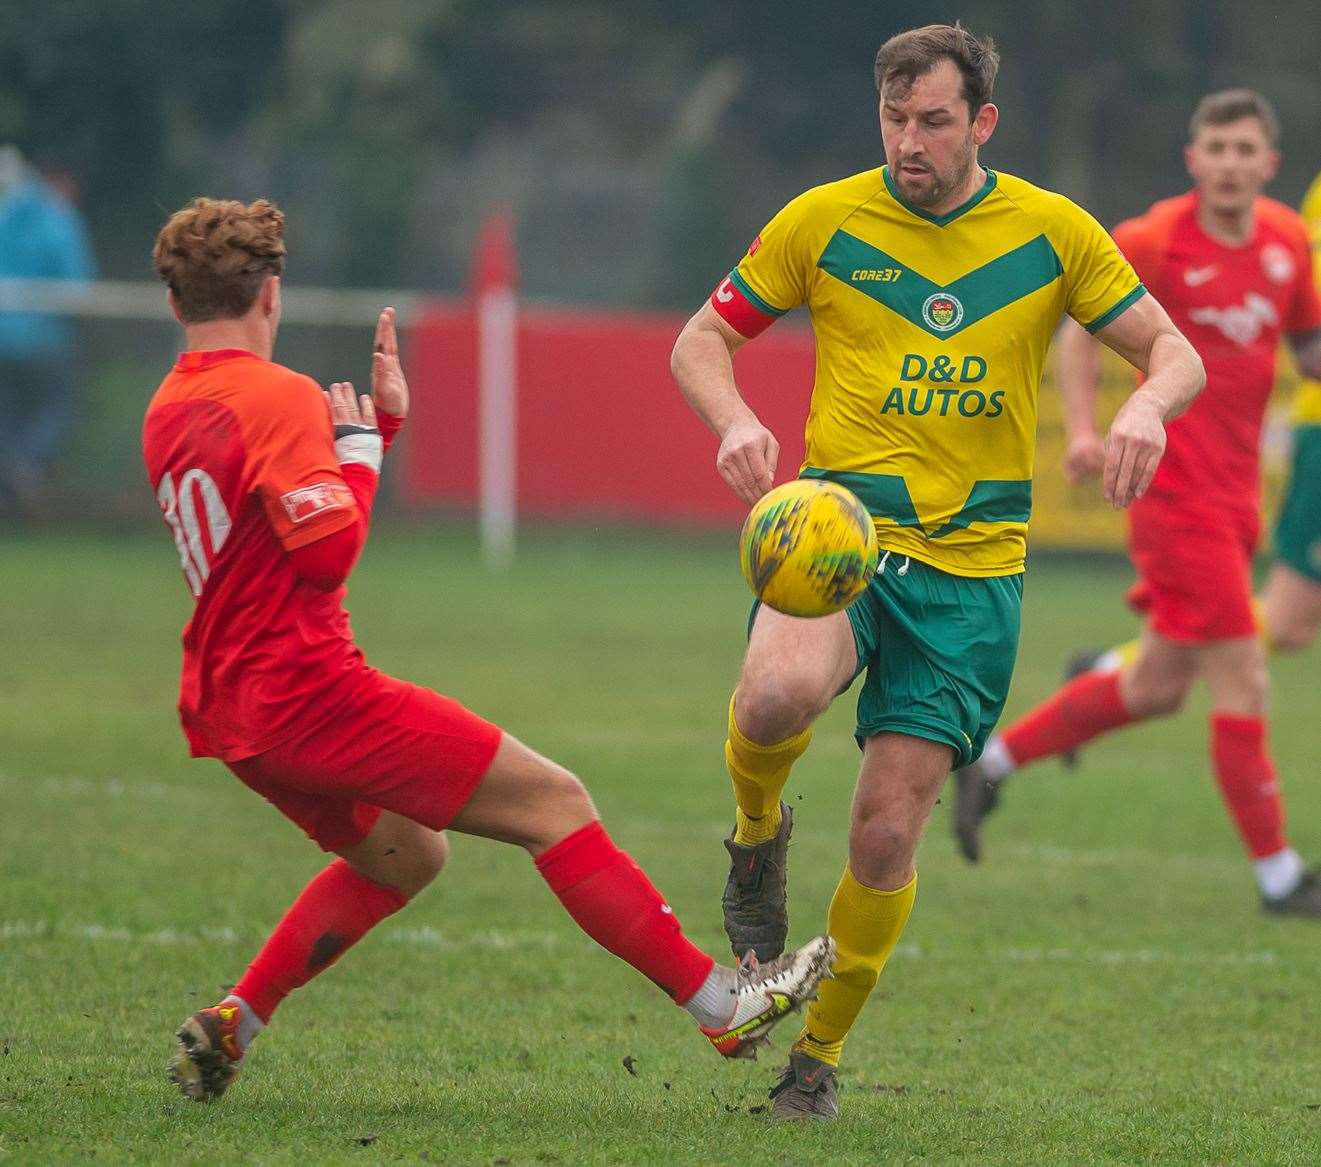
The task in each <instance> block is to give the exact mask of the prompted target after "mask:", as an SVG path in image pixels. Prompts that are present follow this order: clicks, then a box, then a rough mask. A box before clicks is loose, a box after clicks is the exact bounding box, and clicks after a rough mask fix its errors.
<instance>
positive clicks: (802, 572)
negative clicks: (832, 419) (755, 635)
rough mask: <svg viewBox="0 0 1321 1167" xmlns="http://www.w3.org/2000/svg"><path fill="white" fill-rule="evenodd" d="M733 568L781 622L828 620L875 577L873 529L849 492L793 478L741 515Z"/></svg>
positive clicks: (865, 510)
mask: <svg viewBox="0 0 1321 1167" xmlns="http://www.w3.org/2000/svg"><path fill="white" fill-rule="evenodd" d="M739 565H740V566H741V567H742V569H743V578H744V579H746V580H747V581H748V587H750V588H751V589H752V590H753V592H755V593H756V595H757V598H758V599H759V600H761V602H762V603H763V604H769V605H770V606H771V607H772V608H774V609H775V610H776V611H777V612H783V613H785V615H787V616H828V615H830V613H832V612H838V611H840V610H841V609H843V608H847V607H848V606H849V604H851V603H852V602H853V601H854V600H855V599H856V598H857V597H858V596H859V595H860V594H861V593H862V591H863V589H865V588H866V586H867V585H868V584H869V583H870V582H871V579H872V576H874V575H875V574H876V528H875V527H874V526H873V525H872V520H871V516H870V515H869V514H868V513H867V508H866V507H864V506H863V505H862V503H861V502H859V501H858V497H857V495H855V494H854V493H853V492H852V491H851V490H848V489H847V488H845V487H843V486H840V485H839V484H838V483H836V482H826V481H823V480H822V479H817V478H799V479H795V480H794V481H793V482H786V483H785V484H784V485H783V486H777V487H776V488H775V489H774V490H772V491H770V492H769V493H768V494H766V495H764V496H763V497H762V498H761V499H760V500H758V502H757V504H756V505H755V506H754V507H753V508H752V510H751V512H750V513H749V514H748V518H747V521H746V522H745V523H744V524H743V533H742V535H741V536H740V539H739Z"/></svg>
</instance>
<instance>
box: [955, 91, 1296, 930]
mask: <svg viewBox="0 0 1321 1167" xmlns="http://www.w3.org/2000/svg"><path fill="white" fill-rule="evenodd" d="M1278 125H1279V123H1278V121H1277V119H1276V116H1275V111H1274V110H1273V109H1272V108H1271V106H1270V105H1269V103H1268V102H1267V101H1266V100H1265V98H1263V97H1262V96H1261V95H1260V94H1257V93H1255V92H1253V91H1251V90H1246V89H1235V90H1226V91H1224V92H1221V93H1213V94H1210V95H1209V96H1207V97H1205V98H1203V100H1202V101H1201V103H1200V104H1199V105H1198V107H1197V109H1196V111H1195V112H1194V114H1193V117H1192V121H1191V124H1190V127H1189V144H1188V146H1187V149H1186V155H1185V157H1186V162H1187V166H1188V172H1189V174H1190V175H1191V176H1192V179H1193V184H1194V188H1193V190H1192V191H1190V192H1189V193H1188V194H1185V195H1181V196H1179V197H1178V198H1173V199H1167V200H1165V201H1163V202H1159V203H1157V204H1156V205H1155V206H1153V207H1152V208H1151V209H1150V210H1149V211H1148V212H1147V213H1146V214H1145V215H1143V216H1142V217H1141V218H1138V219H1131V220H1129V221H1128V222H1125V223H1121V224H1120V225H1119V226H1118V227H1117V228H1116V229H1115V233H1114V234H1115V239H1116V241H1117V242H1118V243H1119V245H1120V247H1122V248H1123V250H1124V253H1125V254H1126V255H1127V256H1128V257H1129V259H1130V260H1131V261H1132V263H1133V266H1134V267H1135V268H1136V269H1137V271H1138V274H1139V275H1140V276H1141V277H1142V279H1143V282H1144V283H1146V284H1147V285H1148V286H1149V287H1150V288H1152V289H1153V290H1154V291H1155V292H1156V294H1157V295H1158V296H1159V297H1160V299H1161V302H1162V303H1164V304H1166V305H1168V306H1169V309H1170V311H1171V313H1172V315H1173V316H1174V319H1175V321H1176V323H1178V324H1179V325H1180V327H1181V328H1182V329H1183V330H1184V331H1185V332H1186V334H1187V335H1188V337H1189V339H1190V340H1191V341H1192V342H1193V344H1194V345H1195V347H1196V348H1197V351H1198V352H1199V353H1200V354H1201V356H1202V359H1203V360H1204V362H1205V364H1206V368H1207V390H1206V392H1205V393H1203V394H1202V396H1201V398H1200V399H1199V400H1198V401H1197V402H1196V404H1194V405H1193V407H1192V408H1191V409H1190V410H1189V411H1188V413H1187V414H1186V415H1185V416H1184V417H1182V418H1180V419H1179V420H1178V421H1177V422H1176V423H1175V424H1174V425H1172V426H1171V427H1170V431H1169V447H1168V449H1167V450H1166V454H1165V458H1164V460H1163V462H1162V463H1161V467H1160V469H1159V470H1158V471H1157V473H1156V477H1155V479H1154V480H1153V482H1152V484H1151V489H1150V490H1149V491H1148V492H1147V495H1146V497H1145V498H1143V499H1141V500H1139V501H1138V502H1137V503H1135V504H1134V505H1133V507H1132V509H1131V511H1130V516H1129V531H1130V538H1129V545H1130V550H1131V554H1132V558H1133V562H1134V565H1135V566H1136V568H1137V571H1138V576H1139V582H1138V584H1137V585H1136V586H1135V587H1134V588H1133V590H1132V592H1131V593H1130V596H1129V599H1130V603H1131V604H1132V605H1133V607H1134V608H1135V609H1136V610H1137V611H1139V612H1142V613H1144V614H1145V615H1146V625H1145V627H1144V630H1143V633H1142V638H1141V641H1140V643H1139V645H1138V648H1137V651H1136V653H1135V654H1134V655H1133V657H1132V659H1131V660H1128V661H1126V662H1123V663H1122V665H1121V667H1120V668H1118V669H1117V670H1116V669H1113V668H1112V669H1101V670H1092V671H1088V672H1085V673H1083V674H1082V675H1080V676H1078V677H1075V678H1074V679H1073V680H1071V681H1069V682H1068V683H1067V684H1066V685H1065V686H1064V687H1063V688H1062V689H1061V690H1059V692H1057V693H1056V694H1055V695H1054V696H1053V697H1052V698H1050V700H1048V701H1047V702H1045V703H1044V704H1042V705H1039V706H1038V707H1037V708H1035V709H1033V710H1032V711H1031V712H1029V713H1027V714H1026V715H1025V716H1023V717H1021V718H1020V719H1019V720H1018V721H1016V722H1015V723H1014V724H1013V725H1011V726H1009V727H1008V728H1007V729H1005V730H1004V732H1003V733H1001V734H997V735H996V736H994V737H993V738H992V739H991V741H990V742H989V743H988V745H987V748H986V752H985V753H984V754H983V755H982V758H981V760H980V761H979V762H978V763H976V764H974V765H971V766H969V767H967V768H965V769H963V770H961V771H960V773H959V775H958V786H957V791H958V793H957V806H956V813H955V818H954V825H955V832H956V834H957V836H958V839H959V844H960V848H961V850H962V851H963V854H964V855H965V857H966V858H968V859H969V860H972V861H976V859H977V858H978V856H979V855H980V852H981V838H980V829H981V821H982V819H983V818H984V817H985V815H986V814H987V813H988V812H989V811H990V810H991V809H993V808H994V806H995V805H996V802H997V797H998V788H999V784H1000V783H1002V782H1003V781H1004V780H1005V779H1006V778H1007V777H1008V776H1009V775H1010V774H1012V773H1014V771H1015V770H1016V769H1018V768H1019V767H1022V766H1025V765H1027V764H1028V763H1030V762H1033V761H1036V760H1038V759H1040V758H1045V757H1050V756H1052V755H1060V754H1064V753H1066V752H1068V751H1071V750H1074V749H1076V748H1077V747H1078V746H1079V745H1081V744H1082V743H1084V742H1087V741H1089V740H1091V739H1092V738H1093V737H1096V736H1097V735H1098V734H1101V733H1104V732H1106V731H1108V730H1112V729H1117V728H1119V727H1120V726H1124V725H1130V724H1133V723H1135V722H1139V721H1143V720H1145V719H1147V718H1149V717H1157V716H1163V715H1165V714H1168V713H1172V712H1174V711H1175V710H1177V709H1178V708H1179V707H1180V706H1181V705H1182V704H1183V701H1184V699H1185V697H1186V696H1187V695H1188V691H1189V689H1190V688H1191V686H1192V683H1193V681H1194V680H1195V679H1196V678H1197V677H1199V676H1200V677H1203V678H1205V680H1206V682H1207V686H1208V688H1209V689H1210V692H1211V705H1212V712H1211V722H1210V739H1211V757H1212V764H1213V767H1214V770H1215V775H1216V781H1217V783H1218V785H1219V788H1220V792H1221V795H1222V797H1223V798H1224V801H1225V805H1226V807H1227V809H1228V810H1229V813H1230V816H1231V817H1232V818H1233V820H1234V822H1235V824H1236V825H1237V827H1238V830H1239V834H1240V835H1241V836H1242V839H1243V842H1244V844H1245V845H1246V847H1247V849H1248V852H1249V854H1250V855H1251V857H1252V860H1253V864H1254V868H1255V870H1256V875H1257V882H1258V885H1259V889H1260V892H1261V896H1262V903H1263V905H1264V907H1266V908H1267V909H1268V910H1271V911H1275V912H1285V913H1289V914H1294V915H1303V916H1312V917H1315V916H1321V880H1318V878H1317V876H1316V875H1315V874H1314V873H1311V872H1308V871H1306V870H1305V869H1304V866H1303V863H1302V860H1301V859H1300V858H1299V856H1298V855H1297V853H1296V852H1295V851H1294V850H1293V848H1292V847H1290V846H1289V844H1288V841H1287V839H1286V837H1285V833H1284V805H1283V799H1282V796H1281V793H1280V788H1279V784H1278V781H1277V779H1276V774H1275V765H1274V763H1273V761H1272V760H1271V756H1270V752H1269V748H1268V745H1267V737H1268V733H1267V719H1266V699H1267V674H1266V665H1265V654H1264V650H1263V648H1262V644H1261V641H1260V639H1259V638H1258V636H1257V634H1256V622H1255V618H1254V614H1253V601H1252V575H1251V572H1252V555H1253V551H1254V550H1255V548H1256V545H1257V538H1258V534H1259V530H1260V523H1261V519H1260V483H1259V470H1260V445H1261V429H1262V424H1263V419H1264V417H1265V410H1266V403H1267V400H1268V398H1269V396H1270V391H1271V387H1272V385H1273V384H1274V381H1275V362H1276V354H1277V351H1278V348H1279V343H1280V340H1281V338H1282V337H1288V339H1289V341H1290V343H1291V345H1292V347H1293V351H1294V354H1295V356H1296V358H1297V360H1298V363H1299V366H1300V367H1301V369H1302V370H1303V371H1304V373H1306V374H1308V375H1310V376H1312V377H1318V376H1321V300H1318V294H1317V288H1316V284H1315V281H1314V279H1313V273H1312V259H1311V251H1310V247H1309V240H1308V237H1307V231H1306V228H1305V226H1304V224H1303V222H1302V220H1301V219H1300V218H1299V216H1298V215H1297V214H1296V213H1295V212H1294V211H1292V210H1290V209H1289V208H1288V207H1285V206H1283V205H1282V204H1280V203H1277V202H1274V201H1272V200H1270V199H1267V198H1263V197H1262V194H1261V192H1262V190H1263V189H1264V187H1265V186H1266V184H1267V183H1269V182H1270V181H1271V179H1272V178H1274V176H1275V172H1276V170H1277V168H1278V166H1279V161H1280V156H1279V153H1278V151H1277V150H1276V141H1277V138H1278V133H1279V130H1278ZM1098 355H1099V354H1098V353H1097V352H1096V350H1095V346H1094V345H1093V343H1092V341H1091V340H1090V338H1089V337H1087V336H1086V335H1085V334H1084V333H1082V332H1081V331H1080V330H1078V329H1068V330H1067V331H1065V332H1064V334H1063V335H1061V337H1060V341H1059V376H1060V386H1061V390H1062V392H1063V393H1064V395H1065V400H1066V415H1067V417H1068V418H1069V425H1070V430H1071V437H1070V444H1069V454H1068V469H1069V472H1070V474H1071V475H1073V476H1075V477H1081V476H1083V475H1085V474H1088V473H1095V471H1096V469H1097V468H1098V466H1099V464H1100V460H1101V459H1102V458H1103V456H1104V455H1103V449H1102V445H1101V442H1100V439H1099V438H1098V437H1097V436H1096V430H1095V416H1094V415H1095V409H1094V404H1095V396H1096V384H1097V373H1098ZM1304 400H1305V399H1304ZM1305 444H1306V443H1305ZM1313 449H1314V447H1313ZM1308 477H1309V476H1308V474H1307V473H1306V471H1304V474H1303V475H1302V478H1301V479H1300V481H1302V482H1304V483H1306V481H1307V479H1308ZM1306 509H1307V508H1306V503H1303V504H1302V505H1301V507H1296V508H1295V510H1302V511H1303V512H1306ZM1291 521H1293V522H1296V523H1297V524H1300V525H1307V524H1310V525H1311V526H1313V527H1315V525H1316V523H1317V521H1318V520H1317V517H1316V515H1315V513H1310V514H1307V513H1304V514H1302V515H1299V516H1297V518H1296V519H1295V520H1291ZM1291 542H1297V540H1291ZM1291 558H1292V556H1291ZM1314 578H1315V575H1313V579H1314ZM1290 582H1291V581H1290ZM1284 587H1286V588H1287V587H1288V583H1286V584H1285V585H1284ZM1276 590H1277V594H1278V593H1279V592H1280V591H1282V590H1283V588H1281V586H1280V585H1277V589H1276Z"/></svg>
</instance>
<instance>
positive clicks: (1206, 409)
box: [1114, 192, 1321, 522]
mask: <svg viewBox="0 0 1321 1167" xmlns="http://www.w3.org/2000/svg"><path fill="white" fill-rule="evenodd" d="M1253 212H1254V217H1255V220H1256V229H1255V231H1254V233H1253V236H1252V239H1251V241H1250V242H1248V243H1245V244H1243V245H1242V246H1239V247H1230V246H1228V245H1227V244H1224V243H1221V242H1219V241H1218V240H1215V239H1212V238H1211V237H1210V236H1209V235H1207V234H1206V232H1205V231H1203V230H1202V228H1201V227H1200V226H1199V225H1198V223H1197V194H1196V192H1190V193H1189V194H1186V195H1181V196H1180V197H1179V198H1174V199H1166V200H1164V201H1163V202H1159V203H1156V204H1155V206H1153V207H1152V208H1151V209H1150V210H1149V211H1148V212H1147V213H1146V214H1145V215H1143V216H1141V217H1140V218H1137V219H1130V220H1128V221H1127V222H1125V223H1121V224H1120V225H1119V226H1118V227H1116V228H1115V231H1114V238H1115V242H1116V243H1118V244H1119V246H1120V249H1121V250H1122V251H1123V252H1124V254H1125V255H1126V256H1127V257H1128V260H1129V262H1130V263H1132V265H1133V266H1134V268H1136V269H1137V273H1138V275H1139V276H1140V277H1141V279H1142V282H1143V283H1144V284H1146V286H1147V288H1148V289H1149V290H1150V291H1151V292H1152V294H1153V295H1154V296H1155V297H1156V299H1157V300H1159V301H1160V302H1161V304H1162V305H1164V307H1165V309H1166V311H1167V312H1169V314H1170V317H1171V318H1172V319H1173V321H1174V323H1175V324H1176V325H1177V326H1178V327H1179V329H1180V331H1182V332H1183V334H1184V335H1185V336H1186V337H1187V338H1188V340H1189V341H1190V342H1191V343H1192V346H1193V347H1194V348H1195V349H1196V350H1197V352H1198V354H1199V355H1200V356H1201V358H1202V361H1203V363H1204V364H1205V365H1206V388H1205V389H1204V390H1202V393H1201V395H1200V396H1199V397H1198V398H1197V400H1196V401H1194V402H1193V404H1192V405H1191V406H1190V407H1189V409H1188V410H1187V412H1186V413H1184V414H1183V416H1181V417H1179V418H1176V419H1175V420H1174V421H1173V422H1171V423H1170V425H1169V427H1168V435H1169V444H1168V446H1167V447H1166V450H1165V456H1164V458H1163V459H1162V460H1161V463H1160V467H1159V469H1157V471H1156V477H1155V479H1154V480H1153V481H1152V484H1151V487H1150V489H1149V491H1148V493H1147V498H1149V499H1152V500H1153V501H1165V502H1175V503H1178V504H1179V505H1184V506H1187V505H1192V506H1196V507H1199V508H1205V509H1208V510H1215V509H1220V508H1232V509H1235V510H1237V511H1239V512H1246V513H1248V514H1250V515H1251V516H1252V520H1253V522H1255V516H1256V512H1257V508H1258V502H1259V494H1260V489H1259V483H1258V470H1259V461H1260V456H1259V448H1260V443H1261V427H1262V419H1263V417H1264V415H1265V412H1266V402H1267V399H1268V398H1269V396H1270V392H1271V387H1272V386H1273V385H1274V383H1275V359H1276V353H1277V351H1278V349H1279V344H1280V337H1281V335H1282V334H1290V333H1300V332H1310V331H1311V330H1312V329H1314V328H1317V327H1318V326H1321V300H1318V296H1317V288H1316V284H1315V282H1314V281H1313V279H1312V257H1311V249H1310V246H1309V242H1308V237H1307V229H1306V227H1305V225H1304V223H1303V220H1302V219H1301V218H1300V217H1299V215H1298V214H1297V213H1296V212H1295V211H1293V210H1291V209H1290V208H1288V207H1286V206H1285V205H1284V204H1283V203H1277V202H1275V201H1274V200H1272V199H1264V198H1262V199H1258V200H1257V202H1256V205H1255V207H1254V208H1253Z"/></svg>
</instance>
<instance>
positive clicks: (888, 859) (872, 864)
mask: <svg viewBox="0 0 1321 1167" xmlns="http://www.w3.org/2000/svg"><path fill="white" fill-rule="evenodd" d="M917 833H920V831H918V832H916V833H915V832H914V831H913V830H912V829H911V828H910V827H909V825H908V824H907V823H905V822H903V821H901V820H900V819H898V818H896V817H895V816H893V815H890V814H885V813H881V812H877V813H873V814H868V813H862V814H858V813H855V814H854V817H853V822H852V823H851V824H850V826H849V867H850V869H851V870H852V871H853V874H854V875H855V876H856V877H857V878H858V879H860V880H861V881H862V882H863V883H866V884H871V885H873V886H880V885H881V884H883V883H886V882H889V881H892V880H893V878H894V877H895V876H896V875H897V874H898V873H900V872H902V871H904V870H905V869H907V868H908V866H909V865H910V864H911V863H912V860H913V853H914V852H915V851H916V849H917V838H916V834H917Z"/></svg>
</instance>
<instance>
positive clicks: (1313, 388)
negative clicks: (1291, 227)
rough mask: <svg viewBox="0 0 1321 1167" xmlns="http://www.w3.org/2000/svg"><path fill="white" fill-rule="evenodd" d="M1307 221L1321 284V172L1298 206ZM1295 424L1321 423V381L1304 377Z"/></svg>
mask: <svg viewBox="0 0 1321 1167" xmlns="http://www.w3.org/2000/svg"><path fill="white" fill-rule="evenodd" d="M1298 209H1299V211H1301V212H1302V216H1303V220H1304V221H1305V222H1306V223H1307V234H1308V235H1309V236H1310V237H1311V240H1312V273H1313V275H1314V276H1315V277H1316V279H1317V281H1318V286H1321V266H1318V265H1319V264H1321V174H1318V175H1317V176H1316V178H1315V179H1314V180H1313V182H1312V185H1311V186H1310V187H1309V188H1308V191H1307V194H1305V195H1304V196H1303V205H1302V206H1301V207H1299V208H1298ZM1293 422H1294V425H1321V381H1312V380H1309V379H1306V378H1304V380H1303V381H1302V383H1301V384H1300V385H1299V386H1298V392H1297V393H1296V394H1295V395H1294V399H1293Z"/></svg>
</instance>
